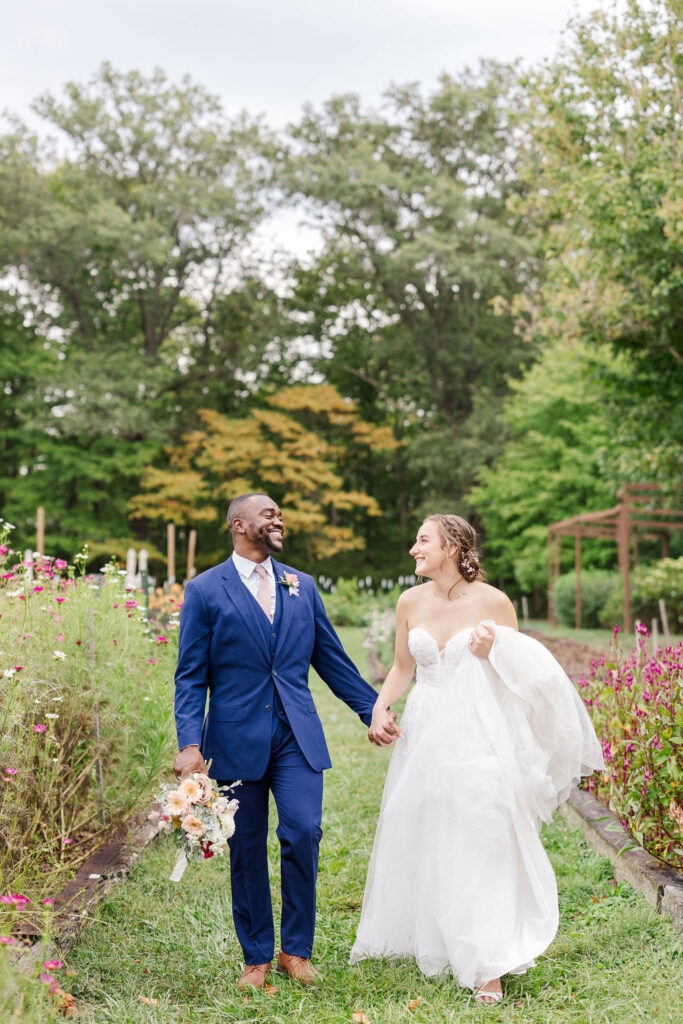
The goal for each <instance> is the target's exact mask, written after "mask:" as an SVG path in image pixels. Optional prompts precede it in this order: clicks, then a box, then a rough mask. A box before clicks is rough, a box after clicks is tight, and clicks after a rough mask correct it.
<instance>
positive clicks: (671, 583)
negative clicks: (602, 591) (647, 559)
mask: <svg viewBox="0 0 683 1024" xmlns="http://www.w3.org/2000/svg"><path fill="white" fill-rule="evenodd" d="M660 598H663V600H664V603H665V605H666V614H667V618H668V620H669V628H670V629H671V630H672V631H673V632H676V633H681V632H683V558H663V559H662V560H661V561H659V562H653V563H651V564H650V565H639V566H637V567H636V568H635V569H634V570H633V572H632V573H631V616H632V617H633V618H634V619H640V620H641V621H642V622H645V623H647V624H648V625H649V624H650V622H651V621H652V619H659V599H660ZM623 618H624V585H623V582H622V580H621V577H617V579H616V580H615V584H614V587H613V589H612V592H611V594H610V595H609V597H608V599H607V601H606V603H605V607H604V609H603V613H602V616H601V622H602V625H605V626H612V625H613V624H614V623H615V622H618V623H620V624H621V623H622V622H623Z"/></svg>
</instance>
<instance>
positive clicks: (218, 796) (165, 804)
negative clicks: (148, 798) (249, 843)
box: [149, 772, 240, 880]
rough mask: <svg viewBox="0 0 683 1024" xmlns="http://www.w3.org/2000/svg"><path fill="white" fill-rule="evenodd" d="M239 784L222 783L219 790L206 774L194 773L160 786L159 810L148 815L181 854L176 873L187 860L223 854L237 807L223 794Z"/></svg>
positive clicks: (232, 832) (236, 802)
mask: <svg viewBox="0 0 683 1024" xmlns="http://www.w3.org/2000/svg"><path fill="white" fill-rule="evenodd" d="M239 785H240V783H239V782H235V783H233V785H232V786H223V787H221V790H222V792H219V790H218V788H217V787H216V786H214V784H213V782H212V781H211V779H210V778H209V777H208V775H202V774H200V773H199V772H194V773H193V774H192V775H188V776H187V778H185V779H183V780H182V781H181V782H179V783H176V784H174V783H167V784H166V785H165V786H164V787H163V789H162V791H161V793H160V794H159V797H158V801H159V804H160V805H161V810H160V811H152V813H151V814H150V815H149V817H150V819H151V820H153V821H160V822H161V824H162V827H163V828H164V829H165V830H166V831H168V832H170V833H171V834H172V835H173V837H174V839H175V842H176V845H177V846H179V847H180V850H181V852H182V853H183V854H184V858H182V859H179V864H180V865H181V870H180V872H179V874H180V875H182V869H183V868H184V865H185V863H186V861H187V860H193V859H197V858H200V857H203V858H208V857H213V856H214V855H215V854H219V855H222V854H223V853H225V849H226V847H227V845H228V839H230V837H231V836H232V835H233V834H234V832H235V812H236V811H237V809H238V807H239V801H238V800H235V799H234V798H233V799H228V795H227V794H229V793H232V791H233V790H234V789H235V787H236V786H239ZM174 880H178V879H174Z"/></svg>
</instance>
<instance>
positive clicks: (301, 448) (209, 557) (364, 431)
mask: <svg viewBox="0 0 683 1024" xmlns="http://www.w3.org/2000/svg"><path fill="white" fill-rule="evenodd" d="M201 423H202V426H201V428H200V429H197V430H194V431H192V432H191V433H190V434H188V435H187V436H186V437H184V438H183V440H182V443H181V444H179V445H178V446H176V447H173V448H170V449H169V451H168V459H169V468H167V469H160V468H156V467H151V466H150V467H149V469H148V470H147V473H146V474H145V476H144V478H143V481H142V482H143V487H144V491H143V493H141V494H140V495H138V496H136V497H135V498H133V500H132V501H131V505H130V511H131V517H132V518H133V519H139V518H145V519H147V520H151V521H154V522H158V523H163V522H166V521H167V520H169V519H172V520H173V521H174V522H176V523H177V524H179V525H186V526H196V525H198V524H206V525H207V526H208V530H207V529H206V527H205V528H204V530H203V536H204V537H207V536H208V537H209V538H210V539H209V540H208V543H207V541H204V542H203V543H202V549H201V560H202V564H212V563H213V562H214V561H216V560H219V559H221V558H223V557H225V553H224V546H225V542H224V541H221V539H220V532H219V529H218V528H217V524H220V523H221V522H223V523H224V521H225V510H226V508H227V505H228V504H229V502H230V500H231V499H232V498H234V497H235V496H236V495H238V494H243V493H249V492H252V491H265V492H267V493H268V494H270V495H271V497H273V498H274V499H275V500H276V501H278V502H279V503H280V505H281V506H282V508H283V510H284V513H285V526H286V530H287V534H288V541H287V555H288V558H292V559H295V558H296V557H297V555H298V556H300V557H303V558H305V560H306V562H307V563H308V564H311V563H312V562H315V561H317V562H321V560H324V559H330V558H332V557H334V556H337V555H339V554H340V553H345V552H348V551H354V550H363V549H364V548H365V537H364V533H363V531H364V521H365V519H366V517H368V516H370V517H374V516H380V515H381V514H382V510H381V508H380V507H379V506H378V504H377V502H376V501H375V500H374V498H372V497H371V496H370V495H369V494H368V493H367V492H366V491H365V490H364V488H363V484H362V482H361V481H359V479H358V462H359V460H366V461H367V460H368V459H370V458H372V459H373V460H374V462H375V465H376V466H377V465H380V466H381V464H382V462H383V461H385V460H386V457H387V454H388V453H390V452H391V450H392V449H393V447H394V441H393V438H392V436H391V433H390V431H388V430H386V429H384V428H382V427H377V426H373V425H372V424H369V423H367V422H365V421H364V420H363V419H362V418H361V417H360V416H359V415H358V410H357V408H356V406H355V403H353V402H352V401H350V400H348V399H344V398H343V397H342V396H341V395H340V394H339V393H338V392H337V391H335V389H334V388H332V387H331V386H329V385H301V386H298V387H290V388H285V389H283V390H282V391H279V392H277V393H276V394H273V395H271V396H269V397H268V398H266V399H265V401H263V402H262V403H261V404H258V405H254V407H252V408H251V409H250V410H249V413H248V415H246V416H242V417H240V418H234V417H233V418H231V417H227V416H224V415H222V414H220V413H217V412H215V411H213V410H211V409H205V410H202V412H201ZM211 545H215V547H213V548H212V547H211ZM336 567H337V570H339V565H338V563H337V566H336Z"/></svg>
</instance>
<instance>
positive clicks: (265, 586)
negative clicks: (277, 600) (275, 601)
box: [254, 565, 273, 622]
mask: <svg viewBox="0 0 683 1024" xmlns="http://www.w3.org/2000/svg"><path fill="white" fill-rule="evenodd" d="M254 572H255V573H256V574H257V575H258V578H259V581H258V603H259V604H260V605H261V607H262V608H263V610H264V612H265V613H266V615H267V616H268V621H269V622H272V621H273V617H272V615H271V614H270V584H269V583H268V573H267V572H266V570H265V569H264V568H263V566H262V565H257V566H256V567H255V569H254Z"/></svg>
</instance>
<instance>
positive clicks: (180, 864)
mask: <svg viewBox="0 0 683 1024" xmlns="http://www.w3.org/2000/svg"><path fill="white" fill-rule="evenodd" d="M186 867H187V856H186V854H185V851H184V850H178V856H177V857H176V862H175V867H174V868H173V871H172V872H171V874H170V875H169V881H171V882H179V881H180V879H181V878H182V877H183V875H184V874H185V868H186Z"/></svg>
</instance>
